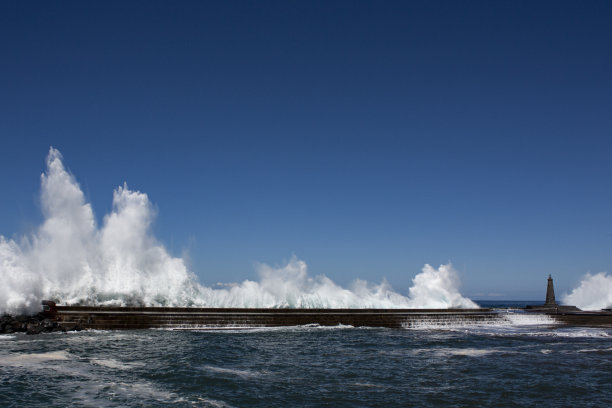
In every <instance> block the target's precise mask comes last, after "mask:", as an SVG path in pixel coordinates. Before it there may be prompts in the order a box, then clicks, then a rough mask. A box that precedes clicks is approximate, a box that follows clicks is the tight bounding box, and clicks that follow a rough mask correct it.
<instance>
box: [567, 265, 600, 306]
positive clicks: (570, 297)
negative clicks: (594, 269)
mask: <svg viewBox="0 0 612 408" xmlns="http://www.w3.org/2000/svg"><path fill="white" fill-rule="evenodd" d="M563 303H565V304H568V305H575V306H577V307H579V308H580V309H582V310H600V309H605V308H610V307H612V276H610V275H608V274H607V273H605V272H600V273H596V274H595V275H591V274H590V273H587V274H586V275H585V276H584V277H583V279H582V281H581V282H580V285H579V286H578V287H577V288H574V289H573V290H572V291H571V293H569V294H566V295H564V296H563Z"/></svg>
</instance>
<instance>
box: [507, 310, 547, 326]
mask: <svg viewBox="0 0 612 408" xmlns="http://www.w3.org/2000/svg"><path fill="white" fill-rule="evenodd" d="M502 316H503V317H504V319H505V320H507V321H508V322H509V323H510V324H511V325H513V326H551V325H555V324H557V321H556V320H555V319H554V318H552V317H551V316H549V315H544V314H535V313H534V314H531V313H505V314H503V315H502Z"/></svg>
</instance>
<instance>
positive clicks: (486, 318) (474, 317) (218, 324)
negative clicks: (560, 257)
mask: <svg viewBox="0 0 612 408" xmlns="http://www.w3.org/2000/svg"><path fill="white" fill-rule="evenodd" d="M517 312H518V313H519V314H520V315H523V316H526V317H528V318H529V317H530V316H531V317H535V318H537V317H538V316H541V317H545V318H546V321H550V322H552V323H554V324H556V325H564V326H585V327H611V328H612V312H607V311H601V312H584V311H571V312H566V311H560V310H558V309H547V310H539V311H523V310H518V311H514V312H513V313H510V314H511V315H513V316H516V313H517ZM506 316H508V312H507V311H504V310H499V309H497V310H496V309H484V308H483V309H242V308H240V309H239V308H181V307H105V306H98V307H89V306H57V307H56V312H55V319H56V320H57V322H58V323H59V324H60V325H61V326H64V327H74V326H75V325H78V327H82V328H84V329H100V330H113V329H150V328H172V329H181V328H184V329H198V328H199V329H218V328H241V327H282V326H300V325H309V324H317V325H321V326H338V325H346V326H354V327H388V328H422V327H440V328H442V327H445V326H453V325H473V324H496V323H503V322H507V319H506Z"/></svg>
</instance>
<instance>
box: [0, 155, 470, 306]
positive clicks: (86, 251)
mask: <svg viewBox="0 0 612 408" xmlns="http://www.w3.org/2000/svg"><path fill="white" fill-rule="evenodd" d="M41 204H42V210H43V215H44V217H45V219H44V222H43V224H42V225H41V226H40V227H39V229H38V231H37V232H36V233H34V234H32V235H31V236H30V237H24V238H23V239H22V240H21V241H20V242H19V243H18V242H16V241H14V240H8V239H6V238H4V237H3V236H0V279H1V281H2V283H3V284H2V285H0V313H17V312H35V311H38V310H39V309H40V301H41V300H42V299H48V298H56V299H60V300H61V302H62V303H66V304H77V303H78V304H120V305H127V304H132V305H133V304H136V305H149V306H162V305H163V306H209V307H307V308H448V307H477V305H476V304H474V303H473V302H472V301H471V300H469V299H466V298H464V297H462V296H461V295H460V293H459V291H458V286H459V281H458V277H457V273H456V271H455V270H454V269H453V268H452V266H451V265H450V264H449V265H442V266H440V268H438V269H435V268H433V267H431V266H430V265H425V267H424V268H423V270H422V272H421V273H420V274H418V275H417V276H416V277H415V278H414V279H413V287H412V288H410V292H409V296H407V297H406V296H402V295H400V294H398V293H396V292H394V291H393V290H392V288H391V287H390V285H389V284H388V283H387V282H386V281H383V282H382V283H381V284H379V285H375V284H370V283H368V282H365V281H361V280H356V281H355V282H354V283H353V284H352V286H351V288H350V289H347V288H343V287H341V286H339V285H337V284H335V283H334V282H333V281H332V280H331V279H329V278H328V277H326V276H323V275H319V276H315V277H311V276H310V275H309V274H308V270H307V265H306V263H305V262H304V261H301V260H299V259H297V258H296V257H293V258H292V259H291V260H289V262H288V263H287V264H286V265H284V266H281V267H277V268H273V267H271V266H268V265H265V264H262V265H259V267H258V272H259V275H260V280H259V282H254V281H249V280H246V281H244V282H242V283H240V284H234V285H231V286H229V287H227V288H223V289H212V288H209V287H206V286H202V285H200V284H199V283H198V282H197V279H196V277H195V275H194V274H193V273H192V272H190V271H189V270H188V269H187V267H186V265H185V262H184V261H183V259H182V258H177V257H173V256H171V255H170V254H169V253H168V251H167V250H166V249H165V248H164V246H163V245H162V244H161V243H159V242H158V241H157V240H156V239H155V237H154V236H153V235H152V234H151V229H150V227H151V224H152V222H153V219H154V217H155V211H154V210H153V208H152V205H151V203H150V201H149V199H148V197H147V195H146V194H144V193H141V192H139V191H131V190H129V189H128V187H127V185H126V184H124V185H123V186H120V187H118V188H117V189H116V190H115V191H114V193H113V208H112V211H111V213H110V214H108V215H106V216H105V217H104V220H103V224H102V226H100V227H98V226H97V225H96V219H95V217H94V214H93V210H92V208H91V205H90V204H89V203H87V202H86V201H85V197H84V194H83V192H82V190H81V189H80V187H79V185H78V183H77V181H76V180H75V178H74V177H73V176H72V175H71V174H70V173H69V172H68V171H67V170H66V169H65V167H64V165H63V162H62V156H61V154H60V152H59V151H58V150H56V149H54V148H51V149H50V151H49V155H48V157H47V170H46V172H45V173H43V174H42V176H41Z"/></svg>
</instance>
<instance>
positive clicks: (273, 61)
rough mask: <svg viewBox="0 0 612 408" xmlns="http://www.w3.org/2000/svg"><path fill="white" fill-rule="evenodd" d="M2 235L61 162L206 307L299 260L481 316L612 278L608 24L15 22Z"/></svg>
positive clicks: (6, 97)
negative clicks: (497, 297) (56, 154)
mask: <svg viewBox="0 0 612 408" xmlns="http://www.w3.org/2000/svg"><path fill="white" fill-rule="evenodd" d="M0 137H1V140H2V144H1V148H0V191H1V198H0V234H2V235H4V236H9V237H10V236H19V235H22V234H27V233H29V232H31V231H32V230H33V229H34V228H35V227H36V225H37V224H38V223H39V222H40V220H41V217H42V216H41V215H40V211H39V205H38V191H39V175H40V173H41V172H42V171H43V169H44V159H45V155H46V154H47V152H48V149H49V146H55V147H57V148H58V149H59V150H60V151H61V152H62V153H63V155H64V157H65V160H66V164H67V166H68V167H69V168H70V170H71V171H72V172H73V173H74V174H75V176H76V177H77V179H78V181H79V182H80V183H81V186H82V188H83V189H84V191H85V193H86V195H87V197H88V199H89V200H90V201H91V202H92V205H93V207H94V211H95V212H96V215H97V217H98V218H99V219H101V218H102V217H103V215H104V214H106V213H107V212H108V211H109V210H110V207H111V200H112V190H113V188H115V187H116V186H118V185H120V184H122V183H123V182H124V181H127V183H128V185H129V186H130V188H133V189H137V190H140V191H144V192H146V193H148V195H149V197H150V199H151V200H152V201H153V202H154V203H155V205H156V206H157V208H158V210H159V215H158V219H157V222H156V224H155V227H154V228H155V234H156V236H157V237H158V239H159V240H160V241H162V242H163V243H165V244H166V245H167V247H168V248H169V249H170V250H171V252H172V253H173V254H175V255H181V254H182V252H183V251H184V250H186V251H188V252H189V256H190V267H191V269H192V270H193V271H194V272H196V273H197V274H198V275H199V276H200V280H201V282H202V283H205V284H212V283H215V282H217V281H224V282H230V281H241V280H243V279H246V278H249V279H254V278H256V273H255V269H254V268H253V262H254V261H261V262H267V263H273V264H275V263H281V262H282V261H283V260H284V259H288V258H290V257H291V255H292V254H295V255H297V256H298V257H299V258H300V259H303V260H305V261H306V262H307V263H308V265H309V268H310V273H311V274H320V273H322V274H326V275H328V276H329V277H331V278H332V279H333V280H335V281H336V282H338V283H340V284H343V285H345V284H347V283H349V282H350V281H352V280H353V279H355V278H361V279H367V280H370V281H374V282H379V281H380V280H381V279H382V278H383V277H386V278H387V279H388V280H389V282H390V283H391V284H392V285H393V287H394V288H395V289H396V290H398V291H399V292H401V293H406V292H407V289H408V287H409V286H410V282H411V279H412V277H413V276H414V275H415V274H416V273H418V272H419V271H420V269H421V268H422V266H423V264H424V263H430V264H433V265H435V266H437V265H439V264H441V263H446V262H448V261H449V260H450V261H452V262H453V264H454V265H455V267H456V268H457V269H458V270H459V271H460V272H461V279H462V282H463V287H462V293H463V294H465V295H466V296H470V297H472V298H476V299H483V298H486V297H488V296H487V294H489V293H498V294H501V296H502V297H503V298H508V299H512V298H517V299H533V298H535V299H543V296H544V292H545V285H546V277H547V276H548V274H549V273H552V274H553V276H554V277H555V278H556V280H555V283H556V286H557V292H558V293H561V292H563V291H568V290H569V289H570V288H572V287H574V286H575V285H576V284H577V283H578V282H579V280H580V277H581V276H582V275H583V274H584V273H586V272H589V271H591V272H599V271H610V270H611V269H612V2H609V1H588V2H584V1H571V2H565V1H550V2H532V1H482V2H481V1H462V2H458V1H446V2H439V1H411V2H410V1H398V2H394V1H386V2H379V1H371V2H365V1H347V2H341V1H339V2H333V1H322V2H316V1H278V2H276V1H266V2H259V1H249V2H236V1H230V2H221V1H219V2H201V1H197V2H186V1H183V2H170V1H166V2H156V1H146V2H145V1H143V2H134V1H132V2H130V1H128V2H125V1H119V2H113V1H100V2H89V1H88V2H82V1H75V2H70V1H62V2H33V1H28V2H16V1H15V2H8V1H5V2H2V3H1V4H0Z"/></svg>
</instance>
